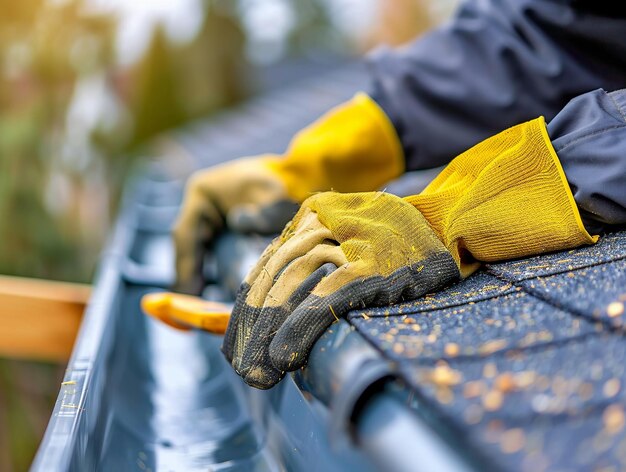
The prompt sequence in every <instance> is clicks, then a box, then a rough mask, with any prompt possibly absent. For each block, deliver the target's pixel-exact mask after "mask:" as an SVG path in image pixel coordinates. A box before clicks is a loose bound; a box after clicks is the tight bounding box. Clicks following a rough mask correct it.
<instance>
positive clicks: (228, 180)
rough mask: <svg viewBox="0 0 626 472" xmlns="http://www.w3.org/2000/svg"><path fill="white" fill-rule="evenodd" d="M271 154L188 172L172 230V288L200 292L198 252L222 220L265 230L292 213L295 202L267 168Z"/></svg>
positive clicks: (245, 228)
mask: <svg viewBox="0 0 626 472" xmlns="http://www.w3.org/2000/svg"><path fill="white" fill-rule="evenodd" d="M275 159H276V157H275V156H260V157H257V158H248V159H240V160H238V161H234V162H231V163H228V164H224V165H221V166H217V167H213V168H211V169H207V170H203V171H201V172H198V173H196V174H194V175H193V176H192V177H191V179H190V180H189V182H188V184H187V188H186V191H185V197H184V199H183V204H182V207H181V210H180V213H179V216H178V219H177V221H176V223H175V226H174V229H173V237H174V245H175V249H176V276H177V280H176V289H177V290H178V291H181V292H186V293H193V294H198V293H200V292H201V290H202V288H203V286H204V280H203V278H202V261H203V256H204V253H205V251H206V248H207V247H208V246H209V245H210V243H211V242H212V241H213V240H214V238H215V236H216V234H217V233H218V232H219V231H220V230H221V229H222V228H223V226H224V224H225V222H228V223H229V225H230V224H231V223H232V224H233V225H234V226H235V228H236V229H241V230H242V231H243V232H257V233H261V234H267V233H269V234H271V233H274V232H276V231H277V230H278V229H280V228H282V227H283V226H284V225H285V223H287V222H288V221H289V219H290V218H292V217H293V215H294V214H295V212H296V210H297V204H296V202H294V201H293V200H291V198H290V197H289V196H288V194H287V191H286V188H285V186H284V184H283V183H282V182H281V180H280V179H279V178H278V177H277V176H276V175H275V174H274V173H273V171H271V170H270V164H269V163H270V162H271V161H273V160H275Z"/></svg>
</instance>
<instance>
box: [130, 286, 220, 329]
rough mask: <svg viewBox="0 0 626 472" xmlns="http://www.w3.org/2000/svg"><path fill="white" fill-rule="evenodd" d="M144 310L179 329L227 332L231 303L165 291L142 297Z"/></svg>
mask: <svg viewBox="0 0 626 472" xmlns="http://www.w3.org/2000/svg"><path fill="white" fill-rule="evenodd" d="M141 308H142V309H143V311H144V312H145V313H146V314H148V315H150V316H152V317H154V318H156V319H158V320H160V321H162V322H164V323H166V324H168V325H170V326H171V327H173V328H176V329H180V330H185V331H187V330H190V329H192V328H199V329H202V330H204V331H208V332H209V333H213V334H224V333H225V332H226V328H227V327H228V320H229V319H230V312H231V307H230V306H228V305H225V304H223V303H218V302H211V301H208V300H205V299H203V298H200V297H194V296H192V295H182V294H180V293H172V292H162V293H149V294H148V295H144V296H143V298H142V299H141Z"/></svg>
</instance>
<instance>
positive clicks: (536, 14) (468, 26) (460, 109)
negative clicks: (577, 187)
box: [369, 0, 626, 170]
mask: <svg viewBox="0 0 626 472" xmlns="http://www.w3.org/2000/svg"><path fill="white" fill-rule="evenodd" d="M615 5H616V4H615V3H611V2H608V1H603V0H596V1H593V2H592V1H588V0H470V1H466V2H465V3H463V4H462V5H461V7H460V9H459V11H458V12H457V15H456V16H455V17H454V19H452V21H451V22H449V23H448V24H446V25H444V26H442V27H440V28H439V29H437V30H435V31H433V32H431V33H429V34H427V35H425V36H423V37H422V38H420V39H418V40H417V41H415V42H414V43H412V44H410V45H408V46H406V47H403V48H400V49H396V50H390V49H383V50H380V51H378V52H375V53H374V54H373V55H372V56H371V57H370V58H369V64H370V67H371V73H372V77H373V84H372V88H371V90H370V91H369V92H370V95H371V96H372V97H373V98H374V100H376V101H377V102H378V103H379V105H380V106H381V107H382V108H383V110H384V111H385V112H386V114H387V115H388V116H389V117H390V119H391V121H392V122H393V124H394V126H395V128H396V131H397V132H398V136H399V137H400V140H401V142H402V144H403V147H404V152H405V158H406V168H407V170H416V169H424V168H430V167H435V166H440V165H444V164H447V163H448V162H449V161H450V160H451V159H452V158H453V157H454V156H456V155H457V154H459V153H461V152H463V151H464V150H466V149H468V148H470V147H471V146H473V145H474V144H476V143H478V142H480V141H482V140H483V139H486V138H487V137H489V136H491V135H493V134H495V133H497V132H499V131H501V130H503V129H505V128H507V127H509V126H512V125H515V124H517V123H520V122H522V121H526V120H529V119H532V118H536V117H537V116H539V115H543V116H545V118H546V119H547V120H550V119H551V118H553V117H554V116H555V115H556V114H557V113H558V112H559V111H560V110H561V109H562V108H563V107H564V106H565V105H566V104H567V102H568V101H569V100H570V99H572V98H573V97H575V96H577V95H580V94H582V93H585V92H588V91H590V90H594V89H597V88H600V87H602V88H605V89H607V90H615V89H619V88H623V87H626V14H625V13H622V12H621V11H622V10H623V9H622V8H617V7H616V6H615Z"/></svg>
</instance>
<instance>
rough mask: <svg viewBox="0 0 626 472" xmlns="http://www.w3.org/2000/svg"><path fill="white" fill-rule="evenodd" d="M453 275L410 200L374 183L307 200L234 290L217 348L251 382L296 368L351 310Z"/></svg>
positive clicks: (415, 292) (416, 292) (412, 293)
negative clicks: (364, 189)
mask: <svg viewBox="0 0 626 472" xmlns="http://www.w3.org/2000/svg"><path fill="white" fill-rule="evenodd" d="M458 276H459V271H458V268H457V266H456V264H455V262H454V259H453V258H452V256H451V255H450V253H449V252H448V250H447V249H446V248H445V246H444V245H443V244H442V243H441V241H440V240H439V238H438V237H437V235H436V234H435V232H434V231H433V230H432V229H431V227H430V225H429V224H428V222H427V221H426V219H425V218H424V217H423V216H422V215H421V213H420V212H419V211H417V210H416V209H415V208H414V207H413V206H412V205H410V204H409V203H407V202H406V201H405V200H403V199H401V198H399V197H396V196H394V195H390V194H386V193H382V192H368V193H350V194H340V193H334V192H326V193H321V194H318V195H315V196H313V197H311V198H309V199H307V200H306V201H305V202H304V203H303V205H302V208H301V209H300V211H299V212H298V213H297V214H296V216H295V218H294V219H293V221H292V222H291V223H290V224H288V225H287V227H286V228H285V230H284V231H283V234H282V235H281V236H280V237H279V238H277V239H276V240H275V241H274V242H273V243H272V244H271V245H270V246H269V247H268V249H267V250H266V251H265V252H264V254H263V256H262V257H261V259H260V260H259V262H258V263H257V265H256V267H255V268H254V269H253V270H252V272H250V274H249V275H248V276H247V278H246V280H245V281H244V283H243V285H242V287H241V289H240V293H239V294H238V296H237V300H236V302H235V307H234V309H233V314H232V316H231V320H230V322H229V325H228V330H227V332H226V337H225V339H224V345H223V351H224V353H225V354H226V357H227V358H228V359H229V360H230V361H231V363H232V365H233V367H234V368H235V370H236V371H237V372H238V373H239V375H241V376H242V377H243V379H244V380H245V381H246V382H247V383H248V384H250V385H252V386H254V387H257V388H269V387H271V386H273V385H274V384H275V383H277V382H278V381H279V380H280V379H281V378H282V377H283V375H284V374H285V371H288V370H295V369H297V368H299V367H301V366H302V365H303V364H304V362H305V361H306V359H307V356H308V353H309V351H310V350H311V347H312V346H313V343H314V342H315V341H316V340H317V338H319V336H321V334H322V333H323V332H324V330H325V329H326V328H327V327H328V326H329V325H330V324H331V323H332V322H333V321H335V320H336V319H338V318H339V317H341V316H344V315H345V314H346V313H347V312H348V311H350V310H351V309H357V308H364V307H366V306H372V305H377V306H378V305H389V304H391V303H395V302H397V301H399V300H402V299H405V300H412V299H414V298H417V297H419V296H421V295H424V294H425V293H428V292H431V291H433V290H435V289H437V288H439V287H440V286H441V285H442V284H446V283H449V282H451V281H453V280H455V279H457V278H458Z"/></svg>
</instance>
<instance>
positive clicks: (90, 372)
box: [31, 178, 470, 472]
mask: <svg viewBox="0 0 626 472" xmlns="http://www.w3.org/2000/svg"><path fill="white" fill-rule="evenodd" d="M136 188H137V191H136V192H134V194H132V197H131V198H127V199H126V200H125V204H124V206H123V211H122V214H121V216H120V217H119V220H118V222H117V225H116V227H115V230H114V232H113V236H112V238H111V240H110V242H109V244H108V245H107V250H106V251H105V252H104V253H103V256H102V261H101V264H100V268H99V271H98V275H97V278H96V282H95V290H94V294H93V296H92V299H91V301H90V303H89V305H88V308H87V310H86V313H85V317H84V320H83V323H82V326H81V329H80V332H79V335H78V338H77V340H76V344H75V346H74V351H73V354H72V356H71V359H70V362H69V364H68V368H67V371H66V374H65V377H64V382H63V384H62V385H61V389H60V391H59V395H58V399H57V402H56V404H55V407H54V410H53V412H52V416H51V418H50V422H49V425H48V428H47V430H46V433H45V436H44V438H43V441H42V443H41V446H40V448H39V451H38V453H37V456H36V458H35V461H34V462H33V465H32V469H31V470H32V471H34V472H40V471H41V472H43V471H45V472H49V471H74V470H78V471H86V470H113V468H115V469H116V470H120V467H121V469H122V470H213V469H215V470H357V469H358V470H375V469H376V468H378V469H379V470H386V471H393V470H397V471H403V470H411V471H420V470H424V471H432V470H438V471H465V470H470V468H469V465H468V463H466V462H465V461H464V460H461V459H459V458H458V456H457V455H456V453H455V452H454V450H453V449H451V447H450V446H449V445H448V442H447V439H444V438H443V437H441V436H440V435H439V434H436V433H435V432H434V431H433V429H432V428H431V427H430V426H428V425H427V424H426V423H424V422H423V421H421V420H420V418H419V417H418V416H417V415H416V414H415V412H416V410H415V408H409V407H407V406H406V400H405V399H402V397H401V396H400V395H394V394H393V393H390V391H389V386H390V385H392V386H393V387H392V388H395V389H396V390H397V389H398V382H397V381H396V379H395V375H394V373H393V366H392V365H391V364H389V363H388V362H387V361H386V360H384V359H383V358H382V356H381V355H380V354H379V353H378V352H377V351H376V350H375V349H374V348H373V347H372V346H371V345H369V344H368V343H367V342H366V341H365V340H364V339H363V338H362V337H361V335H360V334H358V333H357V332H356V331H354V329H353V328H352V327H351V326H350V325H349V324H348V323H347V322H345V321H343V320H342V321H341V322H339V323H337V324H335V325H334V326H333V328H332V329H331V330H329V332H328V333H327V334H326V335H325V336H324V337H323V338H322V339H321V340H320V341H319V342H318V343H317V345H316V347H315V350H314V352H313V354H312V356H311V360H310V363H309V366H308V368H307V369H305V370H303V371H302V372H299V373H298V374H296V375H295V376H288V377H287V378H286V379H285V380H284V381H283V382H282V383H281V384H280V385H279V386H278V387H276V388H274V389H272V390H270V391H266V392H262V391H256V390H254V389H250V388H248V387H247V386H245V385H244V384H243V383H241V382H240V381H239V379H238V378H237V377H236V376H234V375H231V374H232V373H231V372H229V370H230V369H229V368H227V369H224V370H223V371H220V372H221V374H220V375H226V381H227V382H228V383H229V384H232V385H231V387H232V388H231V387H229V388H231V390H232V391H233V392H235V393H234V395H235V396H238V395H240V396H241V398H242V399H243V400H241V403H240V404H238V406H237V408H238V410H241V415H240V416H242V417H245V418H244V420H242V421H243V423H242V424H244V425H245V427H246V428H248V429H250V431H251V432H250V434H249V435H250V437H252V438H253V439H251V440H250V441H251V443H250V444H252V446H250V445H248V446H247V447H246V448H242V450H241V452H240V453H239V452H238V451H237V448H236V447H235V448H234V452H233V446H232V444H231V445H230V446H225V445H222V446H220V447H221V450H228V451H229V452H228V454H226V456H228V460H224V461H222V462H217V463H216V462H215V461H219V460H221V459H220V458H219V456H220V454H218V453H216V452H215V451H212V452H211V454H209V455H208V456H207V455H206V454H205V455H201V457H200V458H198V457H197V456H193V454H192V456H193V461H191V462H189V463H185V460H184V459H182V458H184V457H185V455H184V451H185V448H184V447H182V446H181V448H178V449H177V448H176V444H174V446H171V445H170V450H171V449H172V448H173V449H174V451H178V452H176V453H175V454H172V453H168V454H169V455H168V454H166V453H164V450H163V447H162V443H164V441H163V440H162V438H160V432H159V431H158V430H156V431H151V432H149V433H146V432H145V431H148V430H149V429H150V428H149V427H148V426H145V427H144V426H142V424H143V423H147V424H150V423H154V422H158V421H154V420H153V417H158V416H159V415H165V416H168V415H170V416H171V415H173V414H174V413H172V412H168V411H162V412H159V411H158V410H154V411H151V412H148V414H147V415H146V416H143V417H142V415H141V414H138V415H137V418H136V419H135V420H134V424H139V426H136V429H137V431H139V433H137V434H138V435H139V436H142V435H143V436H142V437H141V438H140V439H141V440H140V441H138V442H133V441H130V440H128V441H126V442H124V434H125V433H124V434H122V433H120V431H123V430H124V428H121V429H120V428H119V427H118V426H116V423H117V422H119V421H120V420H119V418H120V417H123V418H124V417H125V419H124V421H130V423H131V424H132V423H133V421H131V420H129V419H128V416H129V415H130V417H132V416H133V415H134V409H130V410H128V411H126V410H125V408H126V407H123V408H120V407H116V405H117V404H121V405H124V402H125V401H126V399H125V398H124V397H126V396H127V397H130V398H135V399H136V402H137V403H138V404H140V405H141V404H147V403H150V402H151V400H150V398H142V397H141V395H142V394H143V395H145V392H150V389H155V390H156V393H154V392H153V393H152V395H154V396H159V395H160V394H161V393H160V392H159V386H158V385H157V386H154V387H153V386H152V384H151V383H150V382H151V381H150V380H149V379H151V378H152V377H153V376H147V377H146V378H147V379H148V380H146V381H143V383H141V382H140V383H138V384H137V385H138V387H137V388H133V387H132V384H133V380H132V379H133V378H135V377H137V378H139V379H141V378H142V375H143V374H142V373H141V372H139V371H138V372H137V373H133V372H131V374H132V376H131V377H128V373H122V374H120V373H118V372H119V371H120V370H121V371H122V372H124V366H123V365H120V362H121V363H122V364H123V363H124V361H128V364H131V365H132V364H133V362H134V361H133V359H132V352H138V353H140V354H139V355H138V357H140V358H146V359H147V360H145V362H147V363H148V366H147V367H148V370H149V371H151V372H154V371H158V370H159V369H160V367H159V366H158V365H152V364H153V363H155V362H156V361H155V360H153V359H152V358H151V356H150V353H149V352H147V351H146V349H147V348H143V347H141V343H147V344H150V343H154V342H155V341H154V340H151V339H146V334H142V332H141V331H140V330H141V329H145V328H141V326H143V325H139V324H138V322H139V321H141V322H143V323H149V322H151V321H147V320H148V319H147V318H146V317H145V316H143V315H142V314H140V313H138V310H139V308H138V306H133V305H132V304H130V305H129V302H128V300H127V298H128V296H129V295H128V294H129V293H130V292H132V291H133V290H145V291H150V290H155V289H158V288H165V287H167V286H168V285H169V283H170V282H171V277H172V272H171V257H170V256H171V247H170V248H169V249H166V248H165V246H164V244H166V243H167V241H168V240H169V237H168V233H167V232H166V231H165V230H164V229H163V228H168V227H169V225H170V224H171V221H172V218H173V216H174V214H175V211H174V210H175V208H176V204H177V198H179V197H178V194H179V190H180V189H179V186H177V184H175V183H167V182H162V181H158V180H154V179H149V178H146V179H144V180H143V181H142V182H139V184H138V185H137V186H136ZM157 190H158V192H159V193H160V194H161V195H163V194H164V193H165V194H166V193H168V191H169V192H170V193H171V195H172V197H171V198H165V202H158V199H156V198H155V191H157ZM150 202H152V203H158V205H153V206H155V207H157V208H153V210H154V211H151V210H150V207H151V204H150ZM155 218H156V219H160V221H157V223H155ZM266 241H267V240H266V239H263V238H258V237H256V238H255V237H244V236H233V235H225V236H224V237H223V238H222V239H221V240H220V242H219V244H217V246H216V254H217V257H216V258H215V259H216V261H215V263H214V264H213V267H214V268H213V271H214V272H215V273H220V274H222V277H221V281H222V283H223V285H215V286H212V287H210V288H209V289H208V290H207V292H205V293H207V294H208V295H209V296H211V297H212V298H220V297H221V298H222V299H226V300H227V299H228V298H232V293H233V290H234V289H235V288H236V285H237V284H238V280H240V278H241V277H242V274H243V273H245V271H246V270H247V268H248V266H249V265H250V264H251V263H253V262H254V260H255V258H256V257H257V256H258V254H259V251H260V250H262V248H263V246H264V244H265V243H266ZM155 242H158V244H155ZM150 247H152V248H150ZM168 252H169V253H170V256H168V255H167V253H168ZM155 258H156V259H159V258H160V259H161V260H155ZM168 258H169V259H168ZM141 287H145V288H143V289H142V288H141ZM135 305H136V304H135ZM131 319H132V320H135V321H133V323H134V324H131V323H130V322H129V321H130V320H131ZM127 322H129V324H128V326H125V323H127ZM156 329H161V328H156ZM163 329H165V330H168V329H169V328H163ZM133 330H136V331H137V332H136V333H134V332H133ZM124 336H126V337H130V340H131V341H130V345H131V346H132V347H131V348H129V347H128V346H127V345H126V344H125V341H124V340H123V339H124ZM198 336H201V338H200V339H202V340H206V342H205V344H204V348H203V349H204V352H203V351H197V353H196V354H197V355H199V356H208V358H209V359H211V360H212V361H211V362H213V363H223V364H225V361H224V360H223V358H222V356H221V353H219V351H218V349H219V339H215V338H214V337H207V336H204V337H202V336H203V335H201V334H198ZM209 338H213V339H209ZM196 341H197V339H196V340H195V341H194V340H192V339H190V340H189V342H196ZM129 349H130V351H128V350H129ZM132 349H135V351H132ZM117 351H122V352H126V351H128V352H131V354H123V355H122V357H123V360H122V361H120V359H119V357H120V356H119V355H117V356H116V352H117ZM125 356H128V357H125ZM178 367H181V366H178ZM176 368H177V366H176V365H174V368H173V369H174V370H171V371H170V372H169V373H168V375H171V376H172V378H175V376H176V375H178V373H177V372H176ZM120 379H122V380H124V379H126V380H124V381H123V382H120ZM128 379H130V380H128ZM116 382H119V384H117V385H112V383H116ZM209 383H210V382H209ZM192 388H194V387H192ZM202 388H204V387H202ZM202 388H201V387H198V391H199V392H202V391H203V390H202ZM229 391H230V390H229ZM400 391H405V393H406V389H404V387H400ZM142 392H143V393H142ZM232 394H233V393H232V392H231V395H232ZM138 395H139V397H138ZM150 396H151V394H150V393H149V394H148V397H150ZM112 397H113V398H112ZM238 398H239V397H238ZM120 402H121V403H120ZM219 406H220V405H219V404H218V405H213V408H218V407H219ZM116 408H117V410H120V409H121V410H124V411H117V410H116ZM152 408H156V406H154V405H153V406H152ZM162 408H163V409H164V410H167V408H168V407H167V406H162ZM357 411H358V415H356V416H355V413H356V412H357ZM129 412H130V413H129ZM196 413H197V412H196ZM192 414H193V413H192ZM189 421H190V427H193V426H192V423H193V421H192V418H189ZM355 425H356V426H355ZM227 426H228V425H225V426H224V430H225V431H227V430H228V427H227ZM166 429H167V428H166ZM144 430H145V431H144ZM225 438H226V440H230V439H232V436H228V434H225ZM229 438H230V439H229ZM135 439H136V438H135ZM196 439H197V441H200V442H201V441H202V438H196ZM137 444H139V445H140V447H139V446H138V445H137ZM224 444H226V442H225V443H224ZM187 446H188V445H186V446H185V447H187ZM229 447H230V449H229ZM131 449H133V450H132V451H131ZM217 449H219V448H217ZM217 449H216V450H217ZM251 451H252V452H251ZM178 453H180V454H178ZM229 454H230V455H229ZM238 455H240V456H241V457H238ZM124 458H126V459H124ZM138 464H139V465H138ZM198 465H201V466H202V467H197V466H198ZM244 465H245V466H244ZM138 467H139V468H138Z"/></svg>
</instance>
